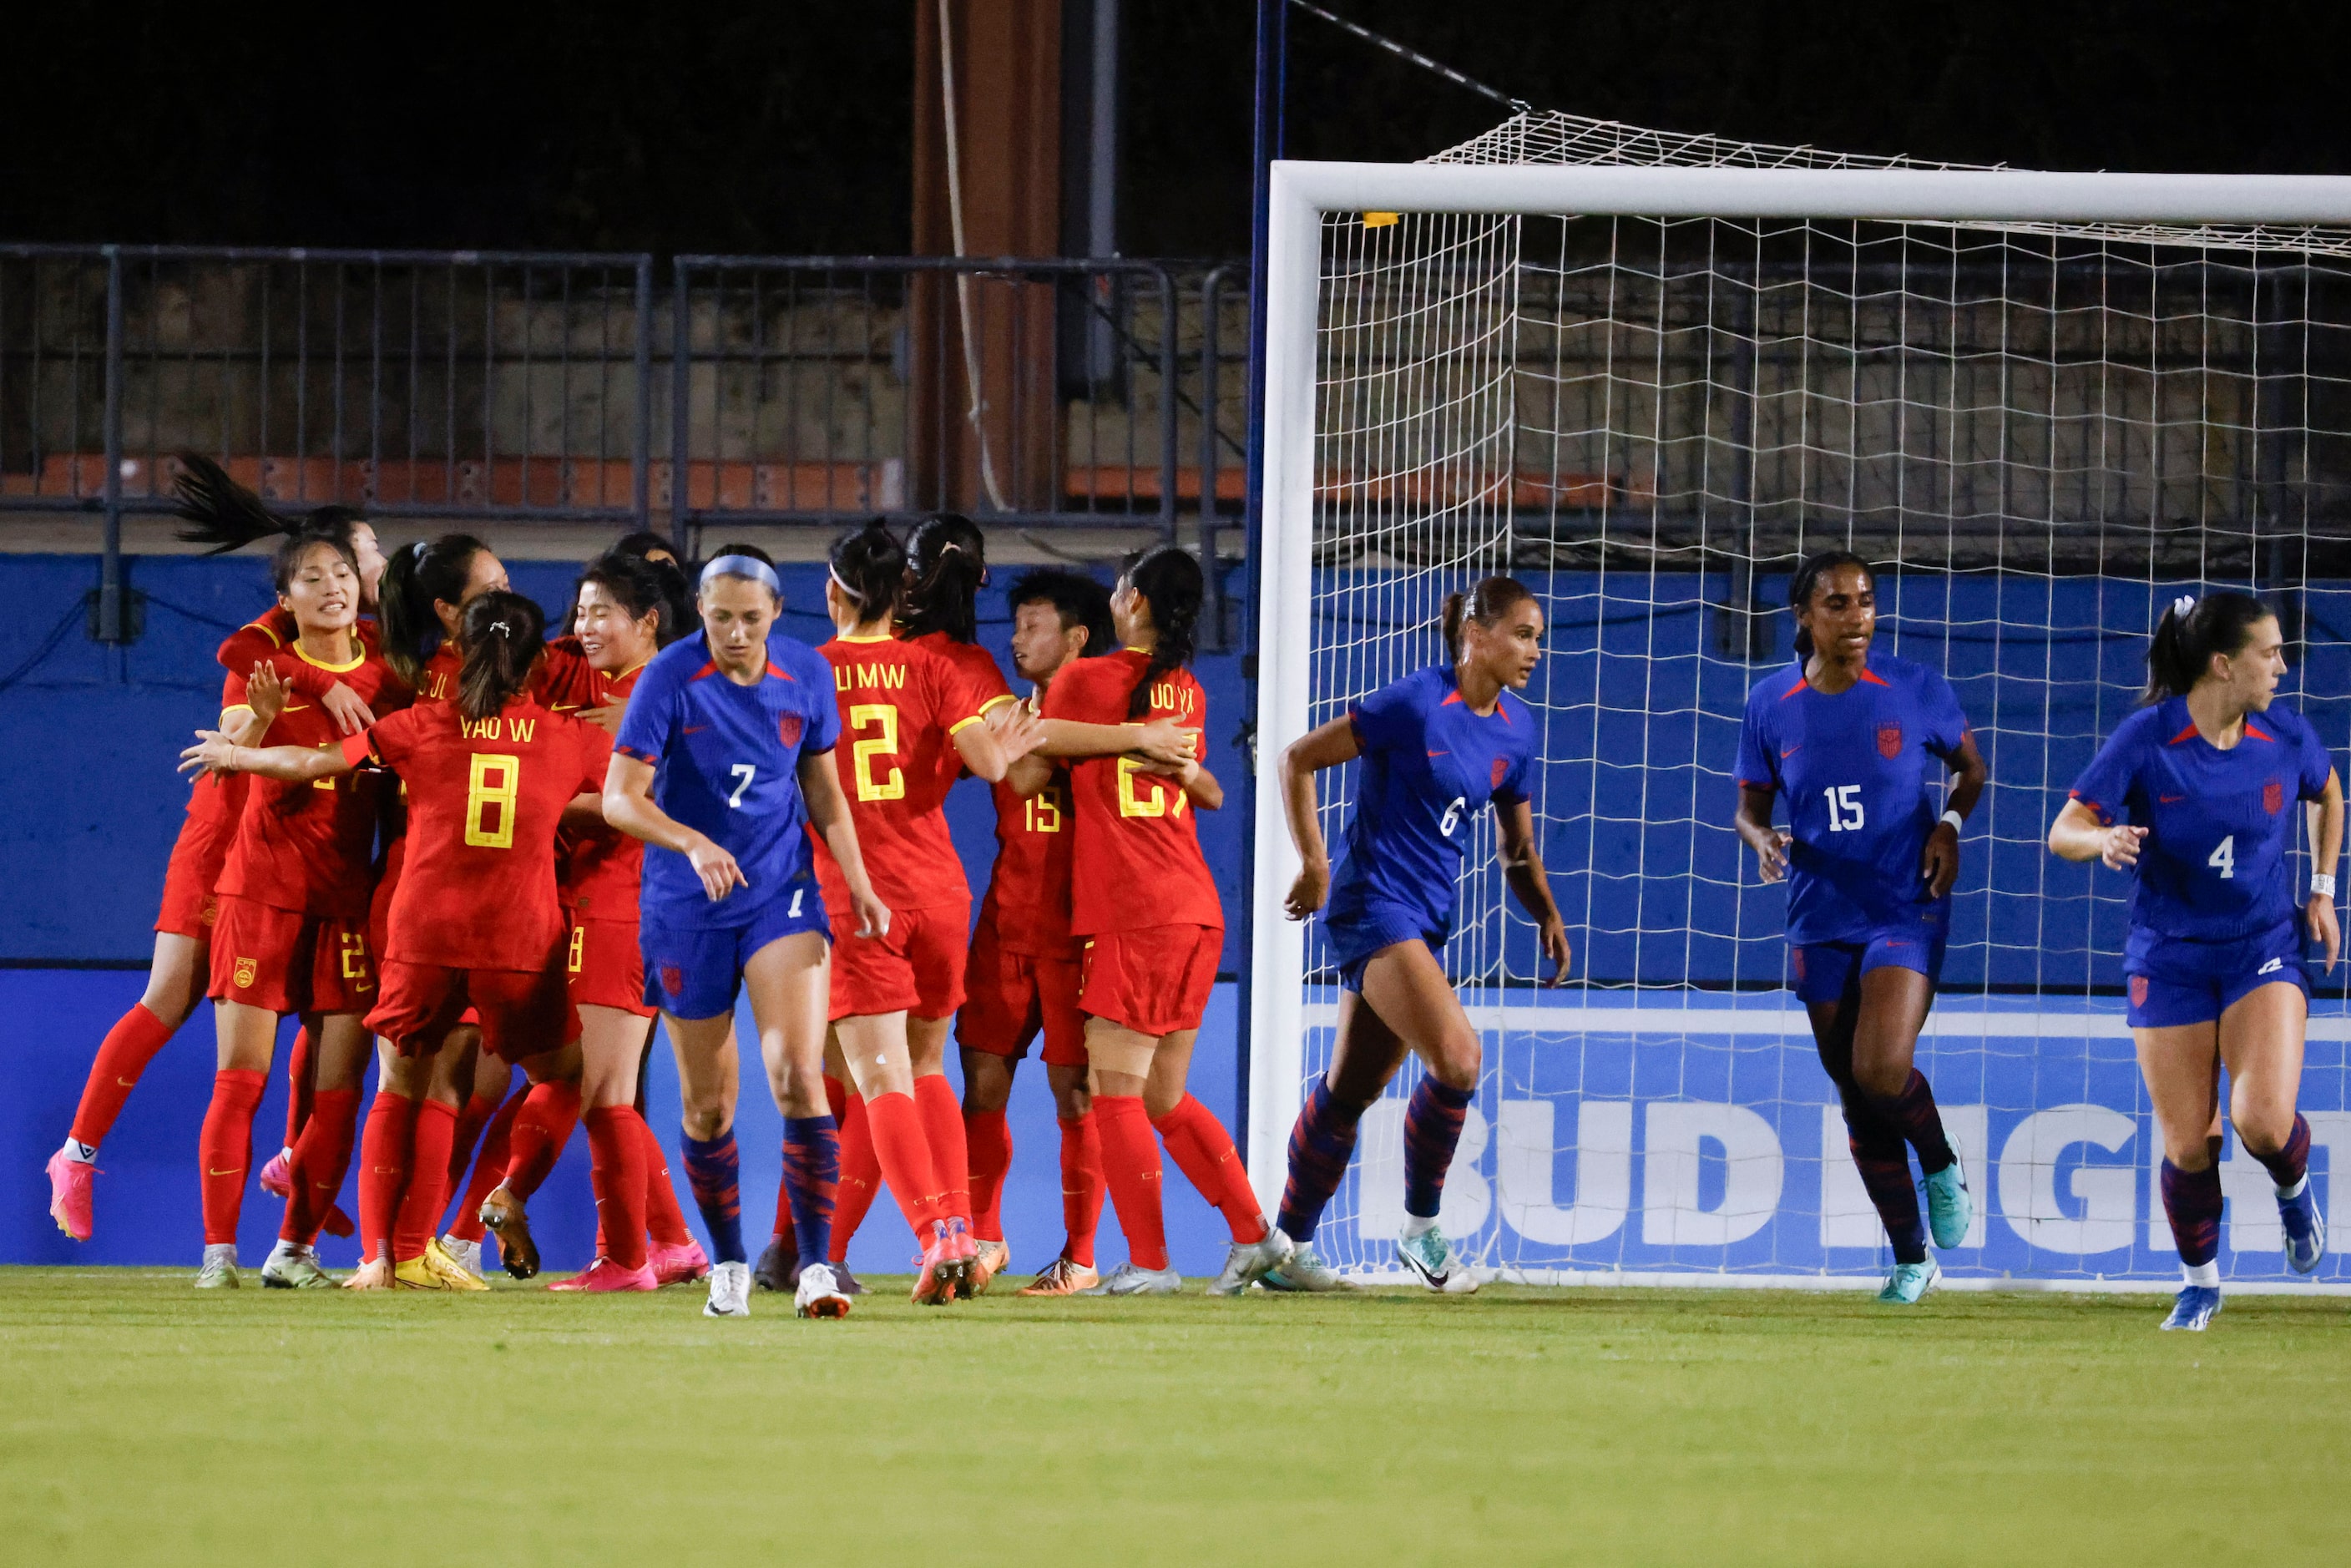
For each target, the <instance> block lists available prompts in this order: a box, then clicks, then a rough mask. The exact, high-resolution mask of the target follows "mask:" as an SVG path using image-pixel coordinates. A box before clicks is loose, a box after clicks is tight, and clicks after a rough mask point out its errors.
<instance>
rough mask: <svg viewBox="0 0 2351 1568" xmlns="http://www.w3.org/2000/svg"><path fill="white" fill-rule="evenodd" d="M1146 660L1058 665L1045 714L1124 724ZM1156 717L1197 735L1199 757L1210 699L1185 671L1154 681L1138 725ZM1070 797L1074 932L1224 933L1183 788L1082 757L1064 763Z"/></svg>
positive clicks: (1130, 763) (1120, 761) (1113, 658)
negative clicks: (1180, 929)
mask: <svg viewBox="0 0 2351 1568" xmlns="http://www.w3.org/2000/svg"><path fill="white" fill-rule="evenodd" d="M1149 662H1150V661H1149V659H1148V657H1147V656H1146V655H1144V654H1142V653H1135V652H1134V651H1132V650H1130V649H1121V650H1120V651H1119V652H1117V653H1110V654H1106V655H1104V656H1103V657H1102V658H1099V659H1079V660H1077V661H1075V662H1074V663H1072V664H1065V665H1063V666H1062V668H1061V674H1057V675H1055V676H1054V677H1053V684H1052V685H1050V686H1048V687H1047V688H1046V689H1045V716H1046V717H1047V718H1066V719H1071V720H1075V721H1076V722H1079V723H1081V724H1125V723H1127V722H1128V719H1127V716H1126V705H1127V698H1128V696H1129V695H1130V694H1132V693H1133V692H1134V683H1135V682H1136V681H1138V680H1140V679H1141V678H1142V676H1143V672H1144V666H1145V665H1146V664H1148V663H1149ZM1158 718H1170V719H1174V720H1175V722H1176V723H1177V724H1180V725H1182V726H1183V727H1185V728H1186V729H1190V730H1194V731H1196V732H1200V735H1199V743H1198V744H1199V745H1200V746H1201V747H1202V748H1203V749H1205V745H1206V739H1207V737H1206V731H1207V723H1208V694H1207V692H1205V691H1203V690H1201V689H1200V683H1199V682H1198V681H1196V680H1195V679H1193V677H1192V672H1191V671H1189V670H1170V671H1169V672H1168V673H1167V674H1164V675H1162V676H1160V677H1159V678H1158V679H1157V680H1156V681H1154V682H1153V683H1152V685H1151V706H1149V707H1148V708H1146V709H1144V713H1143V719H1144V720H1150V719H1158ZM1138 722H1140V721H1138ZM1195 754H1196V755H1197V753H1195ZM1070 793H1071V796H1072V797H1073V799H1074V800H1075V802H1076V808H1077V833H1076V838H1075V842H1074V843H1073V844H1072V845H1071V850H1072V852H1073V855H1074V859H1073V860H1072V862H1071V864H1072V865H1073V866H1074V867H1080V868H1082V869H1081V870H1079V871H1077V872H1076V873H1075V874H1074V875H1073V876H1072V878H1071V884H1070V928H1071V930H1072V931H1073V932H1075V933H1076V934H1077V935H1078V936H1099V935H1100V934H1102V932H1105V931H1139V930H1142V929H1144V928H1145V927H1147V926H1153V925H1214V926H1217V927H1218V928H1222V926H1223V925H1224V924H1225V909H1224V905H1223V904H1221V903H1219V902H1218V901H1217V883H1216V879H1215V878H1213V877H1211V876H1210V875H1209V874H1208V862H1207V861H1206V860H1205V859H1203V858H1202V857H1201V854H1200V835H1199V832H1198V831H1197V830H1196V827H1195V825H1194V823H1193V821H1192V816H1193V813H1192V803H1191V797H1190V796H1188V795H1186V794H1185V793H1184V788H1183V786H1182V785H1180V784H1178V783H1176V782H1175V779H1170V778H1166V777H1165V776H1163V775H1160V774H1155V773H1145V772H1143V771H1141V770H1139V768H1137V766H1136V764H1135V763H1134V759H1133V758H1125V757H1087V758H1078V759H1076V760H1074V761H1073V762H1072V763H1071V768H1070Z"/></svg>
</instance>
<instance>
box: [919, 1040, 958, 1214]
mask: <svg viewBox="0 0 2351 1568" xmlns="http://www.w3.org/2000/svg"><path fill="white" fill-rule="evenodd" d="M914 1111H915V1113H916V1114H918V1115H920V1116H921V1117H922V1118H923V1141H924V1142H925V1143H926V1144H928V1145H930V1146H931V1170H932V1173H933V1175H934V1176H935V1177H936V1178H937V1179H938V1181H939V1182H940V1183H941V1184H942V1185H943V1186H944V1187H945V1189H946V1197H945V1199H944V1202H945V1204H946V1207H945V1208H944V1209H943V1210H942V1211H941V1215H942V1218H944V1217H945V1216H947V1215H958V1214H959V1215H962V1216H963V1217H964V1218H970V1217H971V1154H970V1151H969V1150H968V1148H967V1146H966V1145H965V1144H964V1139H963V1102H961V1101H960V1100H957V1099H956V1092H955V1087H954V1085H952V1084H950V1083H949V1082H947V1080H946V1073H944V1072H933V1073H928V1074H925V1076H923V1077H921V1078H917V1079H915V1080H914Z"/></svg>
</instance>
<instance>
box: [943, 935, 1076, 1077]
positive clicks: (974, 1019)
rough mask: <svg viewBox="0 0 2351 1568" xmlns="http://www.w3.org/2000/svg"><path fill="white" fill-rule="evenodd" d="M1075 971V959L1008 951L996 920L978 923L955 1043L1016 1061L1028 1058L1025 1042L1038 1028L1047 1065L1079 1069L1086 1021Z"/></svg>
mask: <svg viewBox="0 0 2351 1568" xmlns="http://www.w3.org/2000/svg"><path fill="white" fill-rule="evenodd" d="M1078 967H1079V966H1078V960H1077V959H1076V958H1075V957H1074V956H1071V957H1067V958H1040V957H1036V956H1031V955H1029V954H1027V953H1011V952H1007V951H1006V950H1005V947H1004V945H1003V943H1002V942H1000V941H998V938H997V935H996V922H995V921H993V920H988V919H983V920H981V921H980V923H979V929H978V930H977V931H975V932H973V933H972V936H971V963H970V966H969V967H968V968H967V970H966V971H965V974H964V986H965V988H966V992H967V995H966V997H965V999H964V1004H963V1010H962V1011H960V1012H958V1013H956V1044H958V1045H965V1046H968V1047H970V1048H971V1049H972V1050H974V1051H986V1052H987V1054H988V1055H990V1056H1008V1057H1010V1058H1012V1059H1013V1060H1014V1061H1019V1060H1020V1058H1022V1057H1024V1056H1026V1055H1028V1054H1029V1041H1031V1040H1035V1039H1036V1038H1037V1033H1038V1030H1040V1029H1041V1030H1043V1031H1044V1034H1045V1065H1046V1066H1048V1067H1083V1066H1084V1065H1085V1064H1086V1020H1085V1019H1084V1018H1083V1016H1081V1014H1080V1013H1079V1011H1078Z"/></svg>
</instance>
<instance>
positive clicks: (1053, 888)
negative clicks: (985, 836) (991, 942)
mask: <svg viewBox="0 0 2351 1568" xmlns="http://www.w3.org/2000/svg"><path fill="white" fill-rule="evenodd" d="M1076 826H1077V824H1076V822H1075V821H1074V820H1073V813H1072V811H1071V800H1070V773H1069V769H1068V768H1058V767H1057V768H1054V769H1053V779H1052V782H1050V784H1047V785H1046V786H1045V787H1044V788H1043V789H1040V790H1038V791H1037V793H1035V794H1034V795H1030V796H1027V797H1025V798H1024V797H1023V796H1021V795H1020V794H1019V792H1018V791H1016V790H1015V789H1013V788H1012V786H1011V785H1009V784H1007V783H1003V782H1001V781H999V782H998V784H997V786H996V869H995V870H994V871H993V872H991V873H989V875H988V879H987V897H986V898H985V899H984V900H982V901H981V904H980V918H981V919H982V920H984V921H987V922H988V923H989V924H991V925H993V926H994V927H995V929H996V940H997V945H998V946H1000V947H1002V948H1003V949H1004V950H1005V951H1006V952H1008V953H1020V954H1025V955H1027V956H1029V957H1032V958H1066V957H1069V956H1071V950H1072V949H1073V948H1074V947H1075V946H1076V941H1075V939H1074V938H1073V937H1072V936H1071V935H1070V868H1071V863H1072V862H1071V843H1072V841H1074V839H1075V837H1076V834H1075V832H1074V831H1073V830H1074V829H1075V828H1076Z"/></svg>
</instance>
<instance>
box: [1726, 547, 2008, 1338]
mask: <svg viewBox="0 0 2351 1568" xmlns="http://www.w3.org/2000/svg"><path fill="white" fill-rule="evenodd" d="M1788 603H1789V606H1790V608H1791V609H1792V610H1793V611H1794V612H1795V617H1796V659H1797V664H1796V667H1795V668H1794V669H1792V670H1782V671H1780V672H1779V673H1777V674H1771V675H1768V676H1766V677H1764V679H1762V680H1761V681H1760V682H1758V683H1757V684H1756V685H1755V689H1754V690H1753V691H1751V692H1750V693H1749V694H1748V695H1747V715H1746V717H1745V719H1744V720H1743V721H1742V723H1741V724H1740V731H1739V810H1738V813H1737V815H1736V817H1735V818H1734V819H1733V822H1732V825H1733V826H1734V827H1735V828H1736V829H1737V830H1738V832H1739V836H1740V838H1742V839H1744V840H1745V841H1747V843H1748V844H1749V845H1750V847H1751V848H1752V849H1753V850H1754V851H1755V861H1756V866H1757V869H1758V870H1759V871H1760V872H1761V875H1762V878H1763V880H1764V881H1765V882H1778V881H1780V880H1781V879H1782V877H1785V878H1786V879H1787V881H1788V943H1789V946H1791V947H1792V949H1793V963H1794V967H1795V972H1796V994H1797V996H1798V997H1800V998H1802V1000H1803V1003H1804V1010H1805V1012H1806V1013H1807V1015H1809V1016H1810V1018H1811V1019H1812V1025H1813V1043H1814V1044H1815V1046H1816V1047H1817V1048H1818V1049H1819V1051H1820V1055H1821V1065H1822V1066H1823V1067H1824V1068H1826V1069H1827V1070H1828V1074H1829V1078H1830V1080H1831V1081H1832V1082H1834V1083H1835V1084H1836V1088H1837V1097H1838V1099H1839V1101H1840V1102H1841V1103H1842V1104H1843V1106H1844V1124H1845V1133H1846V1136H1847V1139H1848V1141H1849V1143H1850V1144H1851V1146H1852V1149H1853V1163H1854V1165H1855V1166H1856V1167H1858V1168H1859V1170H1860V1172H1861V1180H1862V1186H1864V1187H1865V1188H1866V1189H1867V1191H1868V1193H1869V1199H1870V1202H1871V1203H1872V1204H1873V1205H1875V1206H1876V1209H1877V1215H1878V1218H1879V1219H1880V1220H1882V1221H1883V1222H1884V1224H1885V1226H1886V1238H1887V1239H1888V1240H1889V1241H1890V1242H1891V1243H1892V1244H1893V1248H1894V1269H1893V1271H1892V1272H1891V1273H1889V1274H1888V1275H1887V1276H1886V1285H1885V1288H1884V1289H1883V1290H1881V1291H1878V1293H1877V1299H1878V1300H1879V1301H1886V1302H1888V1303H1892V1304H1896V1305H1904V1306H1907V1305H1909V1304H1911V1303H1913V1302H1915V1301H1917V1300H1918V1299H1919V1298H1920V1297H1921V1296H1924V1295H1925V1294H1926V1293H1927V1292H1928V1290H1929V1289H1931V1288H1932V1287H1933V1285H1934V1283H1935V1281H1937V1280H1938V1279H1940V1278H1941V1277H1942V1269H1941V1266H1940V1265H1938V1264H1937V1263H1936V1262H1935V1261H1934V1260H1932V1259H1931V1258H1929V1257H1928V1255H1927V1237H1928V1231H1931V1232H1932V1234H1933V1236H1934V1241H1935V1245H1936V1246H1937V1247H1938V1248H1941V1249H1944V1250H1946V1251H1948V1250H1949V1249H1951V1248H1954V1247H1957V1246H1959V1244H1960V1242H1962V1241H1963V1240H1965V1239H1966V1238H1967V1234H1968V1225H1969V1222H1970V1220H1971V1219H1972V1218H1974V1214H1975V1204H1974V1200H1973V1199H1972V1198H1971V1197H1970V1196H1969V1193H1968V1186H1967V1176H1966V1173H1965V1172H1964V1171H1963V1170H1962V1169H1961V1168H1960V1166H1959V1155H1958V1154H1957V1153H1956V1152H1955V1151H1954V1150H1953V1149H1952V1147H1951V1143H1950V1139H1949V1135H1948V1134H1946V1133H1945V1132H1944V1130H1943V1119H1942V1116H1941V1114H1940V1113H1938V1111H1937V1110H1936V1108H1935V1095H1934V1091H1933V1090H1931V1089H1929V1088H1928V1086H1927V1080H1926V1077H1925V1075H1924V1074H1922V1073H1921V1072H1919V1071H1918V1070H1917V1068H1916V1067H1915V1066H1913V1065H1912V1063H1913V1061H1914V1060H1915V1058H1916V1056H1917V1049H1918V1030H1919V1029H1920V1027H1921V1026H1922V1025H1924V1024H1925V1023H1926V1021H1927V1009H1929V1008H1930V1007H1932V1006H1934V1003H1935V984H1936V981H1937V979H1938V977H1940V976H1941V974H1942V969H1943V947H1944V944H1945V942H1946V941H1947V940H1948V939H1949V936H1950V925H1951V884H1952V883H1955V882H1957V881H1958V880H1959V830H1960V829H1961V827H1963V826H1964V825H1965V824H1966V822H1967V818H1968V813H1969V812H1970V811H1971V810H1974V809H1975V803H1976V797H1977V796H1979V795H1980V794H1981V793H1982V792H1983V787H1984V778H1985V772H1984V764H1983V758H1981V757H1980V756H1979V755H1977V752H1976V743H1975V737H1974V736H1973V735H1972V734H1970V731H1969V729H1968V721H1967V717H1966V716H1965V715H1964V714H1962V713H1960V711H1959V698H1958V697H1957V696H1956V695H1954V694H1953V693H1952V691H1951V685H1950V683H1949V681H1947V680H1945V679H1944V678H1943V677H1942V676H1941V675H1939V674H1937V673H1936V672H1934V671H1932V670H1929V669H1928V668H1927V667H1926V666H1925V665H1923V664H1912V663H1911V662H1910V661H1909V660H1907V659H1896V658H1891V657H1887V656H1886V655H1884V654H1879V655H1876V656H1873V655H1872V654H1871V653H1870V643H1871V641H1872V640H1873V639H1874V638H1875V637H1876V634H1877V586H1876V580H1875V578H1874V577H1873V576H1872V574H1871V572H1870V570H1869V564H1868V563H1867V562H1866V561H1865V560H1863V559H1861V558H1860V557H1859V556H1857V555H1855V554H1853V553H1852V552H1850V551H1847V550H1828V551H1823V553H1821V554H1818V555H1814V556H1812V557H1810V558H1808V559H1806V560H1805V561H1804V562H1803V563H1802V565H1801V566H1799V567H1798V568H1797V569H1796V573H1795V576H1794V577H1793V578H1792V579H1791V580H1790V581H1789V584H1788ZM1930 756H1931V757H1933V758H1936V759H1937V760H1938V761H1939V762H1940V763H1941V764H1942V765H1943V766H1944V767H1945V768H1948V769H1949V771H1950V773H1951V775H1952V783H1951V788H1950V792H1949V796H1948V797H1946V798H1945V800H1943V803H1942V804H1943V809H1942V810H1941V811H1940V812H1939V813H1938V811H1937V810H1936V804H1935V797H1934V791H1933V788H1932V781H1931V779H1930V778H1929V774H1928V765H1927V758H1928V757H1930ZM1777 794H1785V795H1786V796H1787V798H1788V821H1789V826H1788V829H1787V830H1786V831H1778V830H1775V829H1774V828H1773V827H1772V826H1771V800H1772V797H1773V796H1774V795H1777ZM1904 1145H1908V1149H1906V1148H1905V1146H1904ZM1911 1149H1915V1150H1916V1151H1917V1155H1918V1169H1919V1171H1920V1172H1921V1173H1922V1174H1923V1175H1924V1176H1925V1177H1926V1186H1927V1225H1926V1227H1925V1228H1921V1227H1920V1225H1919V1220H1918V1195H1917V1190H1916V1189H1915V1188H1913V1187H1912V1186H1911V1185H1910V1159H1909V1153H1908V1150H1911Z"/></svg>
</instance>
